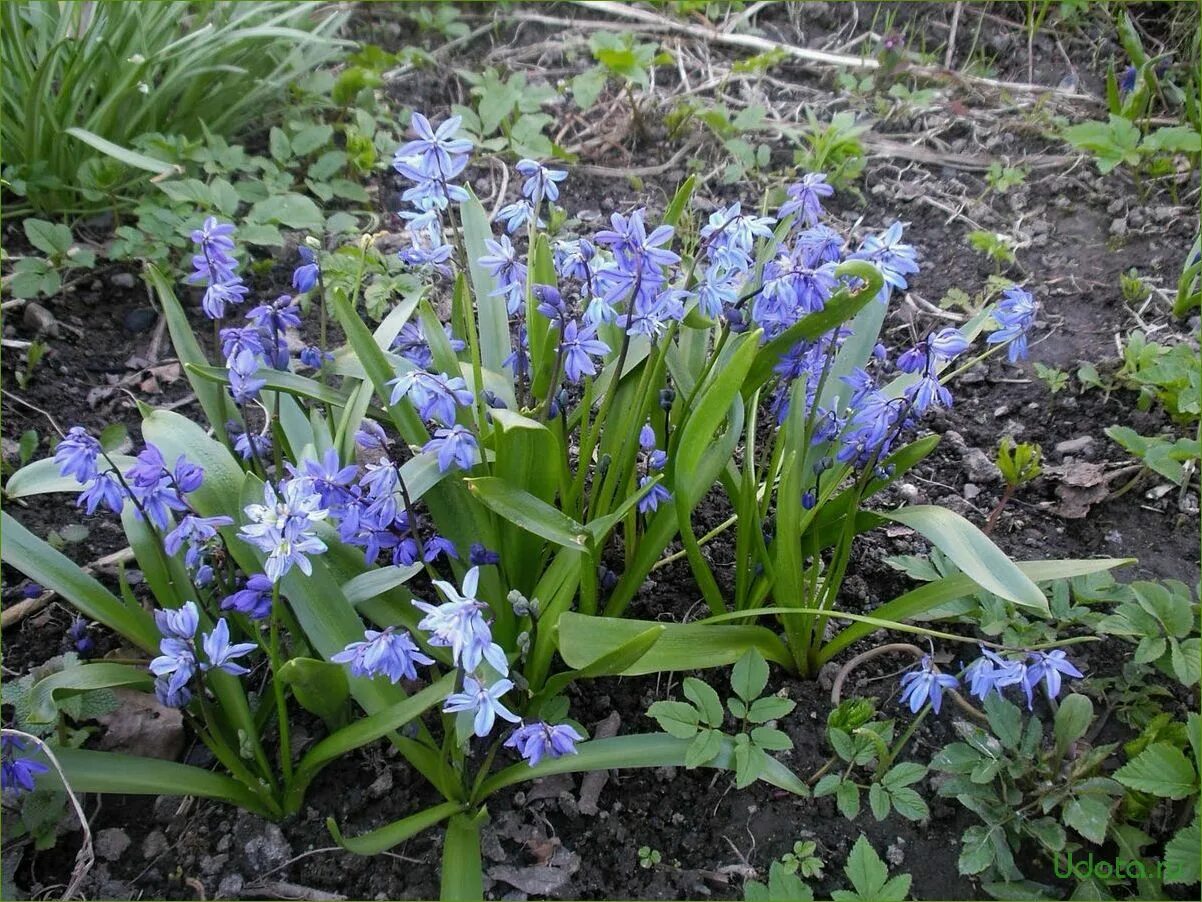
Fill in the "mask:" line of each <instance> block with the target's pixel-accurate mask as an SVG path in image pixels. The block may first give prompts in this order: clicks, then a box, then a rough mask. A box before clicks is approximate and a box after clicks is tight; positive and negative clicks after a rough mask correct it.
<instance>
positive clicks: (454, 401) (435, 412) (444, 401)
mask: <svg viewBox="0 0 1202 902" xmlns="http://www.w3.org/2000/svg"><path fill="white" fill-rule="evenodd" d="M388 384H389V385H391V386H392V396H391V397H390V398H389V403H390V404H399V403H400V400H401V398H404V397H408V398H409V400H410V402H412V404H413V406H414V407H416V408H417V412H418V414H420V415H421V418H422V419H423V420H431V421H434V422H436V423H441V424H442V425H443V426H450V425H452V424H454V422H455V418H456V410H457V408H459V407H470V406H471V404H472V400H473V396H472V393H471V392H470V391H469V390H468V388H467V383H466V382H465V381H464V380H463V377H462V376H454V377H452V376H448V375H447V374H446V373H425V372H421V371H420V370H410V371H409V372H407V373H402V374H401V375H399V376H397V378H395V379H392V380H390V381H389V383H388Z"/></svg>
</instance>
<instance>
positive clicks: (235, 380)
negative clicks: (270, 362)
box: [226, 348, 267, 404]
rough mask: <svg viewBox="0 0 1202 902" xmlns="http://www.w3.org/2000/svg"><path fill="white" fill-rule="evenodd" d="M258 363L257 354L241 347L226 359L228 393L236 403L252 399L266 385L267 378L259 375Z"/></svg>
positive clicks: (244, 402) (257, 395) (243, 402)
mask: <svg viewBox="0 0 1202 902" xmlns="http://www.w3.org/2000/svg"><path fill="white" fill-rule="evenodd" d="M260 364H261V361H260V359H259V357H258V355H257V354H254V353H252V352H251V351H250V350H249V349H248V348H243V349H242V350H241V351H239V352H238V353H237V354H235V355H234V356H233V357H231V358H230V359H229V360H228V361H227V363H226V368H227V372H228V374H229V383H230V394H231V395H232V396H233V398H234V401H236V402H237V403H238V404H246V403H248V402H250V401H253V400H254V399H255V398H257V397H259V392H260V391H262V390H263V388H264V386H266V385H267V380H266V379H264V378H262V377H261V376H260V375H259V367H260Z"/></svg>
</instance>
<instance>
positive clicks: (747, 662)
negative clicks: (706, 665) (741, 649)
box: [730, 648, 768, 704]
mask: <svg viewBox="0 0 1202 902" xmlns="http://www.w3.org/2000/svg"><path fill="white" fill-rule="evenodd" d="M767 685H768V662H767V661H765V660H764V656H763V655H761V654H760V653H759V652H758V651H757V650H756V649H754V648H751V649H748V650H747V651H746V652H745V653H744V654H743V656H742V657H741V658H739V660H738V661H736V662H735V666H734V668H733V669H732V670H731V672H730V688H731V689H733V690H734V691H735V695H737V696H738V697H739V698H741V699H742V700H743V701H744V702H746V703H747V704H751V702H752V700H753V699H756V698H759V697H760V693H761V692H763V691H764V687H765V686H767Z"/></svg>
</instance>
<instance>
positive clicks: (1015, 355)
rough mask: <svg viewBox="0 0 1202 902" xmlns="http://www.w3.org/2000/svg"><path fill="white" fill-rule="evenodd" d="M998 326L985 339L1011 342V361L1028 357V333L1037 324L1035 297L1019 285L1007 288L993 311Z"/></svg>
mask: <svg viewBox="0 0 1202 902" xmlns="http://www.w3.org/2000/svg"><path fill="white" fill-rule="evenodd" d="M993 318H994V320H996V321H997V324H998V328H997V330H996V331H994V332H991V333H990V334H989V335H988V336H987V337H986V339H985V341H986V342H987V343H989V344H991V345H995V344H1001V343H1002V342H1007V341H1008V342H1010V346H1009V347H1008V348H1007V349H1006V356H1007V358H1008V359H1009V361H1010V362H1011V363H1016V362H1017V361H1019V360H1025V359H1026V357H1027V333H1028V332H1029V331H1030V330H1031V327H1032V326H1033V325H1034V324H1035V298H1034V297H1032V296H1031V293H1030V292H1029V291H1025V290H1024V289H1022V288H1019V287H1017V286H1016V287H1013V288H1007V289H1006V290H1005V291H1003V292H1002V299H1001V300H1000V301H999V302H998V305H997V307H996V308H995V309H994V311H993Z"/></svg>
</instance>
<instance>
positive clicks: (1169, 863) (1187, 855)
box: [1164, 818, 1202, 884]
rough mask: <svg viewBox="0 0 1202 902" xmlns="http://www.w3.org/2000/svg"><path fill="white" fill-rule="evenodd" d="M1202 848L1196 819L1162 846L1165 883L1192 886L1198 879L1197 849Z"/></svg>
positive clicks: (1201, 830) (1201, 838)
mask: <svg viewBox="0 0 1202 902" xmlns="http://www.w3.org/2000/svg"><path fill="white" fill-rule="evenodd" d="M1199 847H1202V829H1199V826H1198V819H1197V818H1194V822H1193V823H1192V824H1190V825H1189V826H1188V827H1183V828H1182V829H1180V830H1178V831H1177V833H1176V834H1175V835H1174V836H1173V838H1172V839H1170V840H1169V841H1168V842H1167V843H1165V846H1164V869H1165V877H1164V882H1165V883H1172V884H1181V883H1184V884H1193V883H1197V882H1198V878H1199V864H1200V861H1199V859H1200V858H1202V856H1199V854H1198V849H1199Z"/></svg>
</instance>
